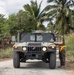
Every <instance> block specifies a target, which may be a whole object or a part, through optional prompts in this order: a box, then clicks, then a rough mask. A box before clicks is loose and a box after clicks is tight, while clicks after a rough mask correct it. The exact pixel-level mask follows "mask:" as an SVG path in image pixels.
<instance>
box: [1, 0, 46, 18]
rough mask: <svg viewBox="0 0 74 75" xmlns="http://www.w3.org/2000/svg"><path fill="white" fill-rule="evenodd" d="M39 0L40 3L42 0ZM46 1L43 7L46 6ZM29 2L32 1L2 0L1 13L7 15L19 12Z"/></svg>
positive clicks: (44, 0)
mask: <svg viewBox="0 0 74 75" xmlns="http://www.w3.org/2000/svg"><path fill="white" fill-rule="evenodd" d="M37 1H38V3H40V2H41V1H42V0H37ZM46 1H47V0H43V3H42V9H43V8H44V7H45V6H46ZM27 3H30V0H0V14H4V15H5V16H6V17H7V16H8V15H9V14H12V13H17V12H18V11H19V10H20V9H23V5H24V4H27Z"/></svg>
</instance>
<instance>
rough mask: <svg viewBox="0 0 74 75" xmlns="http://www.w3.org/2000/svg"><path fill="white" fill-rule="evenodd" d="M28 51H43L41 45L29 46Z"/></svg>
mask: <svg viewBox="0 0 74 75" xmlns="http://www.w3.org/2000/svg"><path fill="white" fill-rule="evenodd" d="M27 50H28V52H41V47H28V48H27Z"/></svg>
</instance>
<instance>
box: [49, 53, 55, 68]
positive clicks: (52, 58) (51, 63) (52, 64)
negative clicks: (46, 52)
mask: <svg viewBox="0 0 74 75" xmlns="http://www.w3.org/2000/svg"><path fill="white" fill-rule="evenodd" d="M49 68H50V69H55V68H56V53H50V57H49Z"/></svg>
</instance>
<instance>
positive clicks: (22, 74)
mask: <svg viewBox="0 0 74 75" xmlns="http://www.w3.org/2000/svg"><path fill="white" fill-rule="evenodd" d="M59 65H60V64H59V61H57V66H56V69H54V70H51V69H49V67H48V64H47V63H44V62H42V61H38V60H28V61H27V62H26V63H21V67H20V68H19V69H15V68H14V67H13V60H7V61H2V62H0V75H70V74H69V73H67V72H65V70H63V69H60V68H58V66H59Z"/></svg>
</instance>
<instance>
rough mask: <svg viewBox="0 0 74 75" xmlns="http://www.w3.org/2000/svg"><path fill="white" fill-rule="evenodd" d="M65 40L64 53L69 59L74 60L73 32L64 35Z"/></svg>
mask: <svg viewBox="0 0 74 75" xmlns="http://www.w3.org/2000/svg"><path fill="white" fill-rule="evenodd" d="M65 41H66V46H67V49H66V54H67V58H68V59H69V60H72V61H74V34H70V35H67V36H66V37H65Z"/></svg>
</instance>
